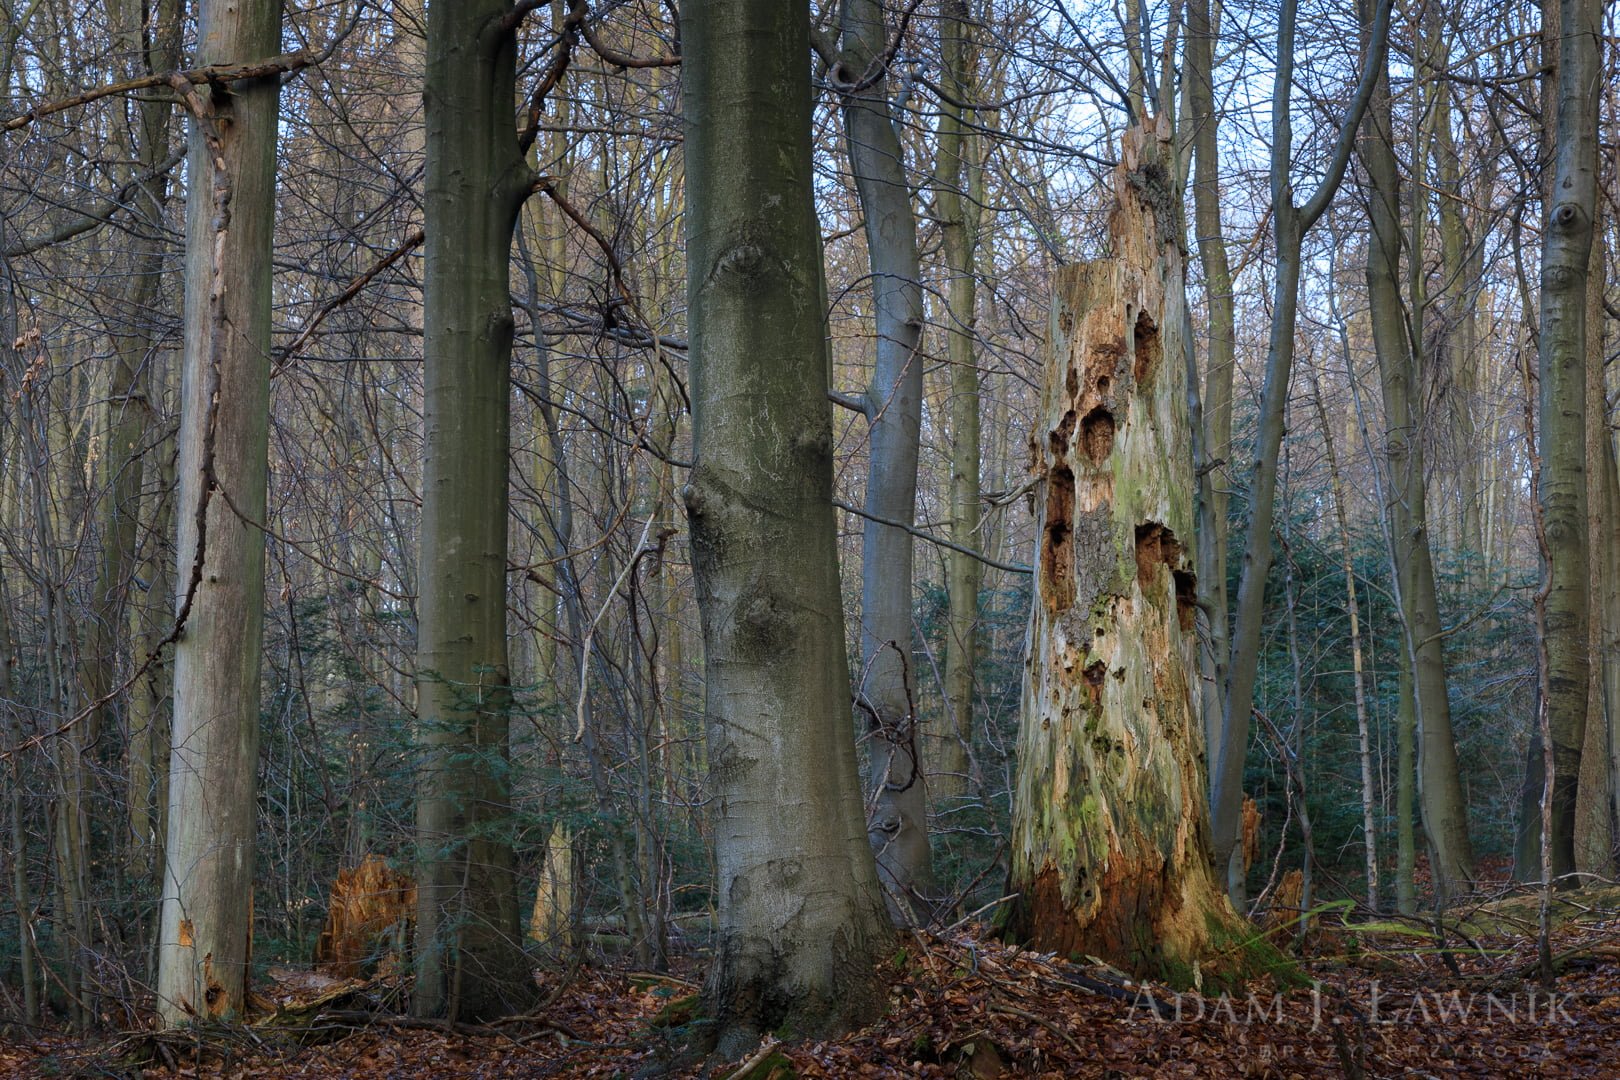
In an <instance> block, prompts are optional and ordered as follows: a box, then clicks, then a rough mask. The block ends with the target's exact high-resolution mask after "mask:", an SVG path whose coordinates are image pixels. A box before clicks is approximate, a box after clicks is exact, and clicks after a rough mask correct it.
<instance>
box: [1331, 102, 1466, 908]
mask: <svg viewBox="0 0 1620 1080" xmlns="http://www.w3.org/2000/svg"><path fill="white" fill-rule="evenodd" d="M1359 146H1360V150H1359V152H1360V156H1361V160H1362V163H1363V165H1364V166H1365V167H1366V170H1367V179H1368V192H1367V195H1368V200H1367V201H1368V214H1369V218H1370V221H1371V240H1370V242H1369V243H1368V246H1367V296H1368V304H1369V307H1370V311H1371V320H1372V336H1373V347H1374V351H1375V352H1376V353H1377V356H1378V374H1379V386H1380V388H1381V389H1382V392H1383V399H1384V456H1385V460H1386V461H1387V463H1388V467H1389V486H1388V488H1387V490H1386V491H1385V492H1384V501H1385V507H1384V513H1385V517H1386V520H1387V522H1388V527H1389V539H1390V546H1391V552H1390V554H1391V558H1392V561H1393V563H1394V567H1395V584H1396V586H1397V587H1396V590H1395V592H1396V596H1397V598H1398V600H1399V602H1400V610H1401V626H1402V638H1403V643H1402V647H1403V648H1404V650H1405V651H1406V653H1407V658H1408V660H1409V662H1410V663H1411V665H1412V673H1413V678H1412V687H1413V694H1414V698H1413V700H1414V704H1415V707H1416V713H1417V769H1418V806H1419V810H1420V813H1421V814H1422V817H1423V828H1424V832H1425V834H1426V835H1427V837H1428V841H1429V853H1430V857H1431V858H1430V866H1431V871H1432V873H1433V876H1434V887H1435V897H1436V899H1437V900H1438V901H1441V902H1443V901H1444V900H1445V899H1446V898H1447V897H1448V896H1452V895H1455V894H1456V893H1457V892H1458V891H1460V890H1461V889H1465V888H1467V887H1468V885H1469V884H1470V883H1471V882H1472V881H1473V877H1474V857H1473V849H1472V845H1471V844H1470V842H1469V837H1468V805H1467V801H1466V800H1465V799H1464V797H1463V791H1462V781H1461V777H1460V774H1459V771H1458V767H1457V747H1456V743H1455V741H1454V740H1453V737H1452V731H1451V705H1450V701H1449V697H1448V693H1447V686H1446V666H1445V650H1444V640H1443V637H1442V635H1441V629H1442V628H1441V624H1440V606H1439V602H1438V600H1437V598H1436V594H1435V585H1434V561H1433V556H1432V555H1431V553H1430V548H1429V528H1428V511H1427V478H1426V473H1425V469H1424V454H1423V434H1422V431H1421V430H1420V422H1421V417H1420V415H1419V411H1420V407H1419V405H1418V403H1417V402H1416V400H1415V399H1416V398H1417V396H1418V394H1419V393H1420V389H1419V388H1420V387H1421V386H1422V374H1421V372H1420V370H1419V361H1420V358H1421V357H1422V355H1423V349H1422V344H1421V342H1422V336H1421V331H1420V327H1421V323H1422V310H1423V304H1422V299H1421V297H1419V296H1417V295H1414V296H1413V297H1412V310H1411V314H1410V316H1409V315H1408V312H1407V309H1406V308H1405V307H1404V306H1403V305H1402V302H1401V288H1400V280H1401V277H1400V274H1401V237H1400V179H1399V175H1398V172H1397V169H1396V163H1395V150H1394V144H1393V142H1392V136H1391V107H1390V97H1389V81H1388V78H1387V76H1386V75H1385V74H1384V73H1383V72H1380V75H1379V79H1378V84H1377V87H1376V88H1375V89H1374V91H1373V100H1372V103H1371V105H1370V106H1369V107H1368V110H1367V116H1366V118H1365V121H1364V122H1363V124H1362V131H1361V137H1360V140H1359ZM1415 152H1416V153H1419V154H1421V153H1422V150H1421V147H1420V148H1418V149H1417V150H1416V151H1415ZM1420 228H1421V223H1420V222H1416V221H1415V222H1414V226H1413V229H1414V232H1413V240H1414V241H1416V240H1419V239H1420V233H1419V229H1420ZM1413 249H1414V250H1417V251H1418V254H1417V255H1415V256H1414V257H1413V258H1414V261H1415V262H1417V263H1419V264H1421V260H1422V254H1421V245H1420V244H1414V245H1413ZM1412 280H1413V284H1414V290H1413V291H1414V293H1416V292H1417V287H1418V286H1420V284H1421V274H1420V273H1419V272H1414V274H1413V278H1412Z"/></svg>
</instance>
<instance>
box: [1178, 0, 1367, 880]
mask: <svg viewBox="0 0 1620 1080" xmlns="http://www.w3.org/2000/svg"><path fill="white" fill-rule="evenodd" d="M1298 15H1299V12H1298V4H1297V0H1283V4H1282V7H1281V10H1280V12H1279V17H1278V21H1277V57H1278V63H1277V73H1276V79H1275V81H1274V82H1273V93H1272V108H1271V130H1272V141H1271V221H1272V232H1273V237H1274V240H1275V243H1276V272H1275V277H1274V279H1273V281H1274V284H1273V296H1272V314H1271V334H1270V338H1269V340H1268V342H1267V345H1266V368H1265V382H1264V384H1263V385H1262V387H1261V391H1260V416H1259V423H1258V431H1257V432H1256V435H1255V445H1254V476H1253V479H1252V480H1251V481H1250V484H1249V525H1248V529H1247V531H1246V533H1245V534H1244V541H1243V572H1242V576H1241V577H1240V579H1239V582H1238V596H1237V617H1236V619H1235V621H1234V624H1233V628H1232V651H1231V664H1230V666H1229V667H1228V669H1227V675H1226V694H1225V702H1224V705H1225V710H1224V714H1223V718H1222V721H1221V725H1220V731H1219V737H1220V741H1219V743H1218V745H1217V747H1214V748H1212V751H1211V752H1212V754H1213V760H1214V765H1213V767H1212V770H1211V778H1210V803H1211V806H1212V809H1213V814H1214V822H1213V827H1214V835H1215V859H1216V863H1217V865H1221V866H1225V867H1227V889H1228V892H1229V893H1230V894H1231V896H1232V899H1233V901H1234V903H1235V904H1236V906H1237V907H1239V908H1242V907H1243V906H1244V904H1243V903H1242V900H1243V897H1244V894H1245V892H1246V883H1245V881H1244V867H1243V861H1242V857H1241V852H1242V847H1241V844H1240V843H1239V841H1240V839H1241V838H1242V832H1243V765H1244V760H1245V757H1246V755H1247V752H1248V744H1249V714H1250V713H1251V712H1252V711H1253V709H1254V686H1255V678H1256V675H1257V673H1258V668H1259V660H1260V637H1261V629H1262V624H1263V623H1264V621H1265V602H1266V577H1267V575H1268V574H1269V573H1270V571H1271V531H1272V523H1273V521H1274V520H1275V516H1276V496H1277V462H1278V457H1279V453H1280V451H1281V449H1282V438H1283V414H1284V412H1285V411H1286V409H1287V405H1288V386H1289V381H1290V380H1291V378H1292V376H1293V367H1294V328H1295V324H1296V322H1297V320H1298V314H1299V278H1300V271H1301V247H1302V243H1303V240H1304V236H1305V233H1306V231H1307V230H1309V229H1310V227H1311V226H1312V225H1314V224H1315V223H1316V221H1317V219H1318V218H1320V217H1321V216H1322V213H1323V211H1325V210H1326V209H1327V206H1328V203H1329V201H1331V199H1332V198H1333V193H1334V192H1335V191H1337V190H1338V187H1339V182H1340V181H1341V180H1343V179H1344V170H1345V166H1346V165H1347V164H1348V163H1349V160H1350V150H1351V147H1352V145H1353V143H1354V141H1355V134H1356V131H1357V129H1358V128H1359V127H1360V126H1361V117H1362V113H1363V112H1365V111H1366V108H1367V101H1368V99H1369V98H1370V97H1371V96H1372V88H1373V80H1374V76H1375V75H1376V73H1377V72H1379V71H1382V70H1383V68H1384V58H1385V56H1386V55H1387V53H1388V50H1389V17H1390V0H1379V2H1378V10H1377V15H1376V17H1375V19H1374V24H1373V27H1372V32H1371V35H1370V38H1369V41H1368V45H1367V48H1366V55H1365V57H1364V59H1363V67H1362V71H1361V78H1360V82H1359V84H1358V85H1357V87H1356V92H1355V97H1354V98H1353V99H1352V101H1351V103H1350V108H1349V109H1348V110H1347V111H1346V113H1345V115H1344V118H1343V121H1342V123H1341V126H1340V128H1339V131H1338V136H1337V142H1336V143H1335V146H1334V151H1333V157H1332V159H1331V160H1330V162H1329V164H1328V168H1327V170H1326V173H1325V174H1324V176H1323V177H1322V180H1321V182H1320V183H1319V184H1318V185H1317V188H1316V190H1315V191H1314V192H1313V193H1312V194H1311V196H1310V198H1309V199H1308V200H1307V201H1306V202H1305V203H1304V205H1299V204H1297V203H1296V202H1295V201H1294V187H1293V181H1292V179H1291V178H1290V174H1289V167H1290V165H1291V163H1292V156H1293V144H1294V140H1293V119H1292V114H1291V112H1290V109H1291V105H1290V102H1291V100H1292V97H1293V80H1294V63H1293V57H1294V32H1295V27H1296V24H1297V21H1298Z"/></svg>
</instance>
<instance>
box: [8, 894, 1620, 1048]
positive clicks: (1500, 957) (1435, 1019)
mask: <svg viewBox="0 0 1620 1080" xmlns="http://www.w3.org/2000/svg"><path fill="white" fill-rule="evenodd" d="M1556 905H1557V911H1558V924H1557V927H1556V929H1555V932H1554V934H1553V938H1552V952H1553V958H1554V964H1555V969H1556V971H1557V976H1556V979H1555V980H1554V983H1553V985H1552V988H1551V989H1550V990H1549V989H1548V988H1547V987H1545V986H1544V985H1543V984H1542V982H1541V976H1540V974H1539V972H1540V964H1539V963H1538V950H1537V944H1536V934H1535V927H1536V917H1537V901H1536V899H1535V897H1534V894H1530V895H1518V896H1512V897H1508V898H1504V899H1498V900H1497V901H1495V902H1492V903H1490V904H1488V905H1487V904H1478V905H1474V906H1473V907H1471V908H1466V909H1463V910H1462V912H1460V914H1461V915H1462V920H1461V921H1460V922H1456V923H1453V922H1452V920H1450V919H1448V929H1447V931H1446V932H1445V933H1444V934H1443V935H1442V936H1437V935H1436V934H1435V933H1434V931H1433V927H1432V926H1430V927H1426V926H1424V925H1423V924H1422V923H1420V922H1416V921H1412V922H1404V923H1403V922H1402V921H1399V920H1392V919H1389V918H1380V919H1378V920H1376V921H1374V920H1372V919H1370V918H1362V917H1356V916H1354V915H1351V914H1348V913H1344V914H1341V913H1339V912H1331V913H1327V914H1324V915H1323V916H1321V917H1320V918H1319V920H1318V922H1317V925H1316V926H1315V928H1313V929H1312V930H1311V931H1310V933H1309V934H1308V936H1307V938H1306V940H1305V942H1304V947H1303V950H1302V956H1303V958H1302V959H1301V961H1300V968H1301V971H1302V973H1303V974H1304V976H1305V977H1306V979H1308V980H1310V981H1309V982H1307V983H1305V984H1304V985H1301V986H1297V987H1294V988H1292V989H1279V988H1278V987H1275V986H1271V985H1259V984H1255V985H1250V986H1248V987H1246V988H1244V989H1243V990H1241V991H1239V992H1237V993H1236V994H1234V995H1226V996H1220V995H1212V996H1203V995H1200V994H1198V993H1196V992H1186V993H1181V994H1177V993H1174V992H1172V991H1170V990H1168V989H1163V988H1157V987H1151V986H1147V987H1144V986H1141V985H1140V984H1134V983H1130V982H1129V981H1128V980H1125V979H1123V977H1121V976H1120V975H1119V974H1118V973H1117V972H1113V971H1112V970H1111V969H1108V968H1106V967H1105V966H1101V965H1096V964H1078V965H1077V964H1074V963H1070V962H1068V961H1066V960H1063V959H1061V958H1057V957H1053V956H1050V955H1041V954H1036V953H1031V952H1027V951H1023V950H1020V949H1018V948H1015V947H1011V946H1008V945H1005V944H1002V943H1000V942H998V941H995V940H993V939H991V938H989V937H987V936H986V935H985V934H983V933H980V932H970V931H959V932H954V933H948V934H937V935H915V936H913V937H912V939H911V940H910V941H909V942H908V943H906V944H905V945H904V947H903V948H900V949H898V950H897V954H896V956H895V957H894V958H893V959H892V960H891V962H890V964H889V965H888V968H887V970H886V976H887V978H888V980H889V986H890V991H889V1002H890V1007H889V1011H888V1013H887V1015H886V1016H884V1017H883V1019H881V1020H880V1021H878V1022H877V1023H875V1024H873V1025H872V1026H870V1027H868V1028H865V1029H863V1030H861V1031H858V1032H856V1033H854V1034H852V1035H850V1036H848V1037H846V1038H844V1039H840V1040H838V1041H835V1042H820V1043H793V1044H774V1043H767V1045H766V1046H765V1047H762V1050H761V1053H759V1054H756V1055H755V1056H754V1058H753V1059H751V1061H750V1062H747V1063H734V1064H732V1065H730V1066H726V1067H717V1068H704V1069H683V1070H676V1071H673V1072H670V1073H668V1074H667V1075H672V1076H692V1077H697V1076H702V1077H726V1078H728V1080H770V1078H774V1080H788V1078H790V1077H912V1076H920V1077H952V1078H991V1077H1014V1076H1043V1077H1047V1076H1049V1077H1212V1078H1220V1077H1265V1078H1278V1080H1289V1078H1294V1077H1300V1078H1305V1077H1363V1076H1365V1077H1394V1076H1413V1077H1616V1076H1620V889H1615V888H1608V889H1598V890H1591V889H1589V890H1582V891H1579V892H1572V893H1567V894H1562V895H1561V896H1560V897H1559V898H1558V900H1557V901H1556ZM1292 934H1293V928H1292V927H1283V928H1279V929H1278V930H1276V931H1274V932H1273V940H1276V939H1277V936H1278V935H1286V936H1291V935H1292ZM275 974H276V990H275V992H274V993H273V994H271V995H269V997H270V998H272V999H273V1000H274V1002H275V1004H277V1005H279V1006H280V1008H279V1009H278V1010H277V1011H276V1012H273V1013H271V1014H270V1015H268V1016H266V1017H264V1018H262V1019H260V1020H259V1021H256V1022H255V1023H253V1024H250V1025H249V1026H247V1027H245V1028H233V1029H220V1030H217V1031H212V1032H209V1033H207V1034H206V1035H204V1036H202V1037H200V1038H197V1039H192V1040H190V1041H188V1040H183V1039H172V1040H165V1041H161V1042H160V1041H158V1040H156V1039H154V1037H153V1036H152V1035H150V1034H131V1035H127V1036H124V1037H122V1038H117V1037H112V1038H103V1039H101V1040H99V1041H82V1040H75V1039H70V1038H67V1037H64V1036H57V1035H49V1034H40V1033H35V1034H32V1035H19V1031H18V1029H17V1028H15V1027H13V1028H12V1029H10V1030H9V1032H4V1031H0V1076H20V1077H35V1076H40V1077H45V1076H84V1077H91V1076H95V1077H131V1078H133V1077H141V1076H145V1077H158V1076H173V1075H180V1076H219V1077H233V1078H244V1080H247V1078H253V1080H258V1078H270V1077H315V1078H356V1080H361V1078H367V1080H369V1078H391V1077H400V1078H409V1080H430V1078H437V1077H447V1078H462V1077H466V1078H473V1077H479V1078H482V1077H552V1076H554V1077H614V1076H631V1075H635V1074H637V1073H641V1072H647V1071H649V1070H650V1069H652V1068H656V1067H657V1066H658V1064H659V1063H660V1062H663V1061H668V1060H669V1059H670V1056H671V1055H672V1054H673V1053H674V1052H675V1051H677V1050H678V1049H679V1048H680V1047H681V1045H682V1044H683V1042H684V1040H685V1036H686V1031H685V1029H683V1028H681V1027H680V1026H679V1021H681V1020H682V1018H683V1017H685V1016H687V1015H689V1012H690V1003H691V1001H692V995H693V994H694V993H695V992H696V990H697V985H698V984H697V980H698V979H699V978H700V972H699V970H698V968H697V964H696V961H694V960H690V959H689V960H686V961H683V962H682V963H681V964H678V965H677V966H676V968H675V971H674V972H673V973H671V974H667V975H664V974H659V975H653V974H647V973H636V972H633V971H629V970H625V969H623V968H618V967H614V966H612V965H610V964H599V965H596V966H584V967H580V968H577V969H576V970H575V971H573V972H572V973H571V975H569V979H568V984H567V986H566V987H565V988H563V989H562V990H561V992H559V993H558V994H557V995H556V1000H555V1002H554V1003H553V1004H552V1005H551V1006H549V1007H548V1008H547V1009H546V1010H545V1012H544V1013H543V1017H544V1018H543V1020H528V1021H514V1022H509V1023H506V1024H500V1025H496V1026H491V1027H471V1026H457V1027H455V1028H453V1029H445V1028H443V1027H442V1026H434V1025H426V1026H424V1024H423V1022H414V1021H409V1020H406V1019H404V1018H402V1017H399V1016H397V1015H393V1014H391V1013H387V1012H385V1011H382V1010H380V1009H378V1008H377V1007H376V1003H377V1002H378V1001H379V1000H380V999H379V997H378V995H379V994H381V993H382V992H383V986H382V984H380V983H378V982H376V981H373V982H370V983H358V982H350V983H348V984H336V983H334V982H333V981H332V980H325V981H324V983H323V982H322V981H321V980H320V979H319V978H318V977H313V976H308V975H302V974H299V973H295V972H289V971H285V970H283V971H278V972H276V973H275ZM553 978H554V979H560V978H561V976H560V975H558V976H553ZM317 991H318V992H317ZM368 1002H369V1003H370V1004H369V1005H368V1004H367V1003H368ZM295 1018H296V1022H294V1020H295ZM199 1046H200V1047H201V1048H202V1051H203V1053H202V1056H201V1059H200V1064H199V1058H198V1056H197V1049H198V1048H199Z"/></svg>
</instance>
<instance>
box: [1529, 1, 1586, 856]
mask: <svg viewBox="0 0 1620 1080" xmlns="http://www.w3.org/2000/svg"><path fill="white" fill-rule="evenodd" d="M1599 10H1600V8H1599V5H1598V4H1597V3H1595V2H1594V0H1560V3H1559V33H1558V38H1557V48H1558V54H1557V121H1556V127H1555V134H1554V148H1553V182H1552V187H1551V189H1550V190H1549V191H1548V193H1547V203H1548V205H1547V206H1546V207H1545V208H1544V229H1543V232H1542V248H1541V319H1540V323H1541V326H1540V337H1539V344H1538V352H1537V360H1538V369H1539V372H1540V401H1539V410H1538V411H1539V418H1540V424H1539V426H1538V431H1537V438H1538V444H1539V446H1538V449H1539V456H1540V458H1541V481H1540V483H1539V484H1538V485H1537V488H1536V500H1537V503H1538V504H1539V506H1540V522H1541V527H1542V529H1543V530H1544V533H1545V538H1546V565H1545V567H1544V568H1543V572H1544V574H1545V577H1544V579H1543V587H1544V589H1545V590H1546V659H1547V669H1548V670H1547V673H1546V675H1547V677H1546V680H1545V681H1546V684H1547V690H1548V699H1547V702H1546V710H1547V730H1548V732H1549V735H1550V738H1551V740H1552V770H1553V785H1552V792H1551V800H1552V810H1551V836H1550V837H1549V840H1550V845H1551V849H1552V850H1551V855H1552V873H1553V875H1554V876H1555V877H1557V876H1561V875H1564V874H1568V873H1570V872H1571V871H1573V870H1574V869H1575V802H1576V794H1577V789H1578V781H1579V778H1580V770H1581V747H1582V743H1583V741H1584V740H1585V737H1586V721H1587V715H1586V714H1587V680H1588V678H1589V669H1590V665H1591V657H1590V655H1589V654H1588V640H1587V634H1588V622H1589V619H1590V608H1589V597H1588V589H1589V587H1590V578H1589V571H1588V562H1589V558H1590V555H1589V552H1588V550H1587V533H1586V529H1587V524H1586V515H1587V479H1586V435H1585V426H1586V409H1587V401H1586V370H1585V369H1586V364H1587V362H1588V349H1587V334H1588V333H1589V327H1588V326H1587V318H1586V299H1587V297H1586V290H1587V280H1588V267H1589V261H1590V258H1591V249H1592V234H1593V224H1594V220H1595V216H1596V208H1597V139H1598V95H1597V93H1596V92H1595V87H1596V86H1597V83H1598V78H1599V73H1600V68H1599V48H1598V36H1597V35H1598V16H1599Z"/></svg>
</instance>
